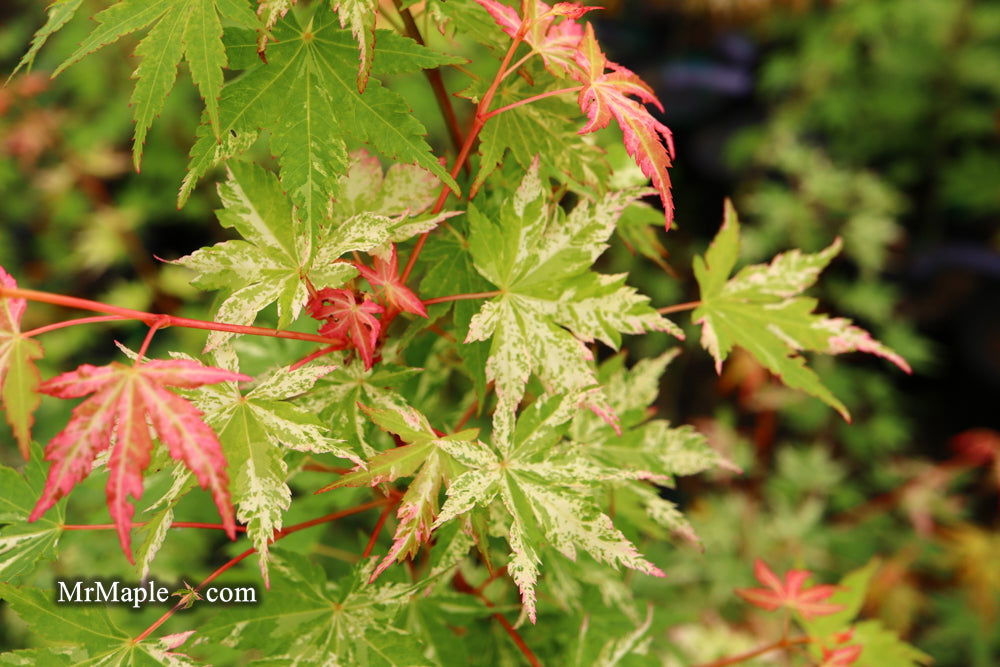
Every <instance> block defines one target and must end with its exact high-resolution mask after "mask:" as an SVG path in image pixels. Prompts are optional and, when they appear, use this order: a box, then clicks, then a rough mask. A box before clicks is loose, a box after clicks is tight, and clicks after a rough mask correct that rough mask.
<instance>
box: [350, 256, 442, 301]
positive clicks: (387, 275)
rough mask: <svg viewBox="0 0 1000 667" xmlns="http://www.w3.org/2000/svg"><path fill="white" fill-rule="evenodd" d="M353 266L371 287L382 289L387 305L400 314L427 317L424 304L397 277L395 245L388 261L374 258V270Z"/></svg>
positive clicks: (357, 265)
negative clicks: (400, 312)
mask: <svg viewBox="0 0 1000 667" xmlns="http://www.w3.org/2000/svg"><path fill="white" fill-rule="evenodd" d="M354 266H355V267H356V268H357V269H358V272H359V273H360V274H361V275H362V277H364V279H365V280H367V281H368V282H369V283H370V284H371V286H372V287H381V288H382V295H383V297H384V299H385V302H386V303H387V304H388V305H390V306H392V307H393V308H395V309H396V310H399V311H402V312H406V313H413V314H414V315H420V316H421V317H427V309H426V308H425V307H424V303H423V302H422V301H421V300H420V299H419V298H418V297H417V295H416V294H414V293H413V291H412V290H410V288H409V287H407V286H406V283H405V282H403V280H402V278H400V276H399V259H398V258H397V256H396V246H395V245H394V246H392V252H391V254H390V255H389V259H388V260H384V259H382V258H381V257H378V256H376V257H375V261H374V268H369V267H367V266H365V265H364V264H361V263H360V262H358V263H356V264H355V265H354Z"/></svg>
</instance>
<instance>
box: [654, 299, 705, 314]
mask: <svg viewBox="0 0 1000 667" xmlns="http://www.w3.org/2000/svg"><path fill="white" fill-rule="evenodd" d="M700 305H701V301H688V302H687V303H678V304H675V305H673V306H664V307H663V308H657V309H656V312H658V313H659V314H660V315H666V314H667V313H679V312H682V311H685V310H694V309H695V308H697V307H698V306H700Z"/></svg>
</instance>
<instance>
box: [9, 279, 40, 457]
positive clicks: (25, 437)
mask: <svg viewBox="0 0 1000 667" xmlns="http://www.w3.org/2000/svg"><path fill="white" fill-rule="evenodd" d="M0 287H10V288H16V287H17V281H15V280H14V279H13V278H12V277H11V276H10V275H9V274H8V273H7V272H6V271H4V269H3V267H0ZM26 308H27V303H26V301H25V300H24V299H8V298H6V297H0V398H2V401H3V407H4V414H5V416H6V418H7V423H8V424H10V428H11V430H12V431H13V432H14V438H15V439H16V440H17V446H18V449H20V450H21V455H22V456H23V457H24V460H25V461H27V460H28V458H29V457H30V449H31V427H32V426H33V425H34V422H35V418H34V413H35V409H37V408H38V404H39V402H40V400H41V397H40V396H39V394H38V385H39V384H40V383H41V381H42V379H41V376H39V374H38V368H37V367H36V366H35V360H37V359H39V358H41V356H42V346H41V345H40V344H39V343H38V341H36V340H34V339H33V338H25V337H24V336H23V335H21V318H22V317H23V316H24V311H25V309H26Z"/></svg>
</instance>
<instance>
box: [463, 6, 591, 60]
mask: <svg viewBox="0 0 1000 667" xmlns="http://www.w3.org/2000/svg"><path fill="white" fill-rule="evenodd" d="M476 2H478V3H479V4H480V5H482V6H483V8H484V9H485V10H486V11H488V12H489V13H490V16H492V17H493V20H494V21H496V22H497V25H499V26H500V27H501V28H502V29H503V31H504V32H505V33H507V34H508V35H510V37H512V38H513V37H516V36H517V35H519V34H520V35H521V36H523V38H524V41H525V42H526V43H527V44H528V46H530V47H531V49H532V50H533V51H534V52H536V53H538V54H539V55H540V56H541V57H542V60H543V61H544V63H545V67H546V69H548V70H549V71H550V72H551V73H552V74H555V75H556V76H569V75H570V73H571V72H573V71H574V70H576V68H577V66H576V61H575V54H576V50H577V48H578V47H579V45H580V40H581V39H583V26H581V25H580V24H579V23H576V21H575V19H578V18H580V17H581V16H583V15H584V14H586V13H587V12H592V11H594V10H595V9H601V7H588V6H585V5H581V4H578V3H575V2H557V3H556V4H555V5H553V6H551V7H550V6H549V5H547V4H546V3H544V2H541V0H538V2H536V3H535V5H534V7H532V3H531V2H530V1H529V2H525V3H524V4H523V6H524V7H525V8H526V9H527V10H528V13H529V15H527V16H524V17H523V18H522V17H521V16H520V15H519V14H518V13H517V11H516V10H515V9H514V8H513V7H508V6H507V5H505V4H503V3H501V2H497V0H476ZM531 14H533V15H531ZM560 17H564V18H565V19H566V20H563V21H558V19H559V18H560Z"/></svg>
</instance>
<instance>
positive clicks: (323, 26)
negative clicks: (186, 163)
mask: <svg viewBox="0 0 1000 667" xmlns="http://www.w3.org/2000/svg"><path fill="white" fill-rule="evenodd" d="M336 20H337V19H336V15H335V14H334V13H333V12H318V13H317V14H316V16H315V17H314V18H313V19H312V21H310V22H309V24H308V25H306V26H305V27H302V26H301V25H300V24H299V23H298V22H297V20H296V19H295V17H294V15H292V14H289V15H288V16H287V17H285V18H284V19H283V20H281V21H279V22H278V23H277V25H275V27H274V30H273V34H274V37H275V39H276V40H277V41H276V42H275V43H274V44H271V45H270V46H269V47H268V49H267V63H261V62H257V63H256V64H254V65H250V66H249V67H248V69H247V70H246V72H244V74H243V75H242V76H240V77H239V78H237V79H234V80H233V81H231V82H230V83H227V84H226V86H225V87H224V88H223V91H222V100H221V102H220V110H219V114H220V130H221V136H223V137H224V138H226V141H224V142H222V143H219V142H218V141H217V140H216V138H215V136H213V135H212V134H210V133H208V132H205V131H204V130H203V131H201V133H200V137H199V139H198V141H197V143H196V144H195V146H194V148H193V150H192V153H191V164H190V168H189V173H188V176H187V177H186V178H185V181H184V185H183V186H182V188H181V194H180V203H183V202H184V201H185V200H186V199H187V197H188V195H189V194H190V192H191V190H192V189H193V187H194V185H195V183H196V182H197V180H198V179H199V178H201V176H202V175H204V173H205V172H206V171H207V170H208V169H209V168H210V167H212V165H214V164H215V163H217V162H218V161H219V160H221V159H224V158H228V157H231V156H232V155H233V154H234V153H235V152H237V150H240V149H242V148H244V147H245V146H247V145H249V143H250V142H252V140H253V138H254V137H256V136H257V133H258V131H259V130H260V129H266V130H268V131H269V132H270V134H271V148H272V151H273V152H274V153H275V154H276V155H277V156H278V161H279V164H280V166H281V178H282V183H283V184H284V187H285V189H286V190H288V192H289V194H290V195H291V197H292V199H293V201H294V202H295V203H296V205H297V206H299V208H300V209H301V210H302V211H303V212H305V213H306V214H307V215H308V216H309V217H310V218H312V219H322V218H323V217H324V214H325V211H326V209H327V207H328V205H329V202H330V200H331V198H332V197H333V196H334V194H335V190H336V186H337V177H338V175H339V174H341V173H343V170H344V169H345V168H346V166H347V163H348V157H347V149H346V145H345V143H344V142H345V140H351V141H356V142H364V143H368V144H369V145H371V146H372V147H373V148H375V149H376V150H378V151H379V152H381V153H382V154H384V155H386V156H388V157H391V158H393V159H395V160H396V161H397V162H416V163H418V164H420V165H422V166H423V167H425V168H426V169H428V170H429V171H431V172H432V173H434V174H435V175H436V176H437V177H438V178H440V179H441V180H442V181H444V182H445V183H447V184H448V185H449V186H450V187H452V188H453V189H455V190H456V191H458V186H457V185H456V184H455V182H454V180H453V179H452V178H451V177H450V176H449V175H448V173H447V171H446V170H445V169H444V167H442V166H441V164H440V163H438V161H437V158H436V157H435V156H434V154H433V152H432V151H431V148H430V146H429V145H428V144H427V142H426V141H425V139H424V135H425V130H424V127H423V126H422V125H421V124H420V122H419V121H417V119H416V118H414V117H413V115H412V114H411V113H410V109H409V107H408V106H407V104H406V102H405V101H404V100H403V98H402V97H400V96H399V95H398V94H396V93H394V92H392V91H390V90H388V89H386V88H384V87H383V86H382V84H381V83H380V82H379V80H378V78H377V77H378V76H379V75H383V74H398V73H403V72H410V71H414V70H419V69H421V68H428V67H438V66H439V65H442V64H446V63H454V62H461V59H456V58H452V57H449V56H445V55H443V54H440V53H437V52H435V51H432V50H431V49H428V48H425V47H422V46H420V45H418V44H417V43H416V42H414V41H413V40H411V39H409V38H406V37H401V36H399V35H395V34H393V33H391V32H388V31H376V39H377V41H378V44H379V48H378V50H379V54H380V57H379V58H378V59H377V61H376V64H375V66H374V69H373V71H372V76H371V77H370V78H369V79H368V85H367V87H366V88H365V92H364V94H361V93H359V92H358V90H357V86H356V85H355V82H356V77H357V47H356V46H355V44H354V39H353V37H352V36H351V33H350V32H349V31H346V30H340V29H338V28H337V27H336V25H335V22H336ZM227 41H228V43H229V44H230V52H231V53H232V54H233V55H232V58H233V60H234V61H237V62H238V63H239V64H244V65H249V63H250V62H252V61H251V60H243V59H241V57H240V56H238V54H240V53H251V54H252V53H253V52H254V51H252V50H251V49H254V48H255V45H256V35H255V34H254V33H252V32H250V31H234V32H233V33H232V34H231V35H230V36H229V37H228V38H227ZM234 134H235V135H237V136H238V137H243V138H244V139H242V140H230V139H229V137H230V136H231V135H234Z"/></svg>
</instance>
